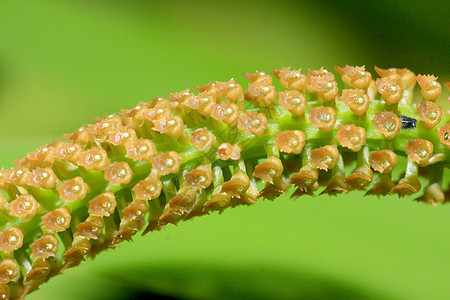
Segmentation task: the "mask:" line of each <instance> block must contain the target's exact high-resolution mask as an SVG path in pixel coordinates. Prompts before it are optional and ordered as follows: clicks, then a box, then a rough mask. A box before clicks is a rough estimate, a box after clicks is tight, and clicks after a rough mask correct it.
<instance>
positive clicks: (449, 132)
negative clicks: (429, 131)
mask: <svg viewBox="0 0 450 300" xmlns="http://www.w3.org/2000/svg"><path fill="white" fill-rule="evenodd" d="M438 132H439V140H440V141H441V143H442V144H444V145H445V146H446V147H447V148H449V149H450V123H448V124H445V125H444V126H442V127H439V130H438Z"/></svg>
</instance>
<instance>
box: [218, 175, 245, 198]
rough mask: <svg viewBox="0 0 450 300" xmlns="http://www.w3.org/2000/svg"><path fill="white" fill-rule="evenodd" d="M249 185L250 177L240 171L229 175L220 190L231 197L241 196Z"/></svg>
mask: <svg viewBox="0 0 450 300" xmlns="http://www.w3.org/2000/svg"><path fill="white" fill-rule="evenodd" d="M249 187H250V179H249V178H248V176H247V175H246V174H244V173H242V172H237V173H236V174H234V175H233V176H231V178H230V180H228V181H227V182H225V183H224V184H222V192H223V193H227V194H229V195H231V196H232V197H238V198H239V197H241V195H243V194H244V193H245V192H246V191H247V190H248V188H249Z"/></svg>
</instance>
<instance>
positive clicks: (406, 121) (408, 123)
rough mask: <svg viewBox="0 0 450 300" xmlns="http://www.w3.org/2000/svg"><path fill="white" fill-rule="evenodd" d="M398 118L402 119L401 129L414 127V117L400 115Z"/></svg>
mask: <svg viewBox="0 0 450 300" xmlns="http://www.w3.org/2000/svg"><path fill="white" fill-rule="evenodd" d="M400 120H402V129H410V128H416V122H417V120H416V119H414V118H410V117H405V116H400Z"/></svg>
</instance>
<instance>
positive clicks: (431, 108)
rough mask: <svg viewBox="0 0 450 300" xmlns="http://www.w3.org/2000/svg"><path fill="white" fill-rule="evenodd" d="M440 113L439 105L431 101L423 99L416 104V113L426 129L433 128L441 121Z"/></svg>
mask: <svg viewBox="0 0 450 300" xmlns="http://www.w3.org/2000/svg"><path fill="white" fill-rule="evenodd" d="M442 113H443V112H442V109H441V108H440V107H439V105H437V104H436V103H434V102H431V101H425V100H423V101H421V102H420V103H419V105H417V114H418V115H419V118H420V121H421V122H422V124H423V125H424V126H425V127H427V128H428V129H431V128H434V127H435V126H436V125H438V124H439V123H440V122H441V116H442Z"/></svg>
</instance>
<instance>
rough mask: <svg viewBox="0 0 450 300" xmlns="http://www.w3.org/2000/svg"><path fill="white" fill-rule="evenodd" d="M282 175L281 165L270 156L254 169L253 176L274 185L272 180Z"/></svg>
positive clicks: (278, 160) (279, 161)
mask: <svg viewBox="0 0 450 300" xmlns="http://www.w3.org/2000/svg"><path fill="white" fill-rule="evenodd" d="M282 173H283V163H282V162H281V160H280V159H279V158H278V157H274V156H271V157H268V158H267V159H266V160H265V161H264V162H262V163H260V164H258V165H257V166H256V167H255V170H254V171H253V176H255V177H257V178H261V179H262V180H263V181H265V182H269V183H271V184H274V180H276V179H277V178H280V177H281V174H282Z"/></svg>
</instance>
